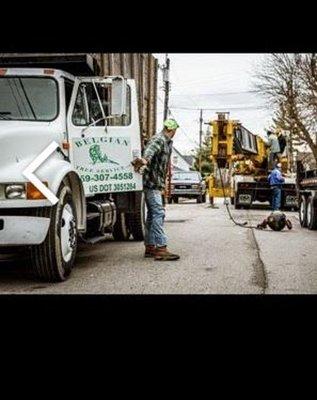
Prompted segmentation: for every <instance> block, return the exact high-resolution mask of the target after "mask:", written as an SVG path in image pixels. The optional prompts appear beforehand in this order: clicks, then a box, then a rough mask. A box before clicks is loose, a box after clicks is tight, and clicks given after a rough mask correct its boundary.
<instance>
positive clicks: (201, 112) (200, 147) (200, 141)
mask: <svg viewBox="0 0 317 400" xmlns="http://www.w3.org/2000/svg"><path fill="white" fill-rule="evenodd" d="M202 137H203V109H202V108H201V109H200V118H199V172H200V173H201V156H202V154H201V149H202Z"/></svg>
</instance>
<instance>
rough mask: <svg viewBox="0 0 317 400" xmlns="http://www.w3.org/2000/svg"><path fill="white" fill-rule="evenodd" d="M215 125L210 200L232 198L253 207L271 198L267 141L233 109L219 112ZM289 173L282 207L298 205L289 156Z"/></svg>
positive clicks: (285, 169)
mask: <svg viewBox="0 0 317 400" xmlns="http://www.w3.org/2000/svg"><path fill="white" fill-rule="evenodd" d="M217 115H218V117H217V119H215V120H213V121H211V122H210V123H209V125H210V127H211V128H212V148H211V156H210V158H211V161H212V164H213V173H212V175H211V176H210V177H209V179H208V180H207V181H208V193H209V201H210V203H211V204H213V203H214V198H215V197H223V196H224V194H225V196H226V197H228V198H230V200H231V204H233V205H234V206H235V208H236V209H239V208H242V207H243V208H250V207H251V205H252V203H253V202H254V201H259V202H271V197H272V196H271V190H270V186H269V183H268V179H267V177H268V150H267V145H266V143H265V141H264V140H263V139H262V138H261V137H260V136H258V135H255V134H253V133H251V132H250V131H249V130H248V129H246V128H245V127H244V126H243V125H242V124H241V123H240V122H239V121H237V120H231V119H229V113H217ZM281 163H282V172H283V174H285V175H286V178H285V184H284V185H283V188H282V208H283V209H292V208H296V207H297V194H296V180H295V176H292V175H291V174H290V172H289V171H288V165H289V162H288V158H287V156H285V157H282V158H281Z"/></svg>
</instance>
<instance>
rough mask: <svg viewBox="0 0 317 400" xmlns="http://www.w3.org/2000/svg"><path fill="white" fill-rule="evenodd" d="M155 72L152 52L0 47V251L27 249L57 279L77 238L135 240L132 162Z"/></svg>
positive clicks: (36, 266)
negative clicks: (21, 51)
mask: <svg viewBox="0 0 317 400" xmlns="http://www.w3.org/2000/svg"><path fill="white" fill-rule="evenodd" d="M156 74H157V61H156V59H155V58H154V57H153V56H152V55H151V54H99V55H94V54H49V55H43V54H37V55H30V54H27V55H21V54H19V55H18V54H7V55H4V54H2V55H0V252H1V249H2V250H4V251H7V250H8V249H11V248H14V249H17V248H21V247H22V248H23V249H27V251H28V252H29V258H30V265H31V268H32V271H33V273H34V275H35V276H36V277H38V278H40V279H43V280H46V281H51V282H56V281H64V280H66V279H67V277H68V276H69V275H70V273H71V270H72V267H73V265H74V260H75V256H76V251H77V246H78V241H79V239H80V240H83V241H85V242H89V243H96V242H98V241H100V240H103V239H104V238H105V237H106V235H107V234H109V233H110V234H112V235H113V238H114V239H115V240H128V239H129V238H130V236H131V235H132V237H133V239H134V240H143V238H144V214H145V204H144V199H143V192H142V189H143V188H142V176H141V175H140V174H138V173H136V172H135V171H134V169H133V167H132V165H131V161H133V158H135V157H140V156H141V151H142V147H143V143H144V141H145V139H147V137H149V136H151V135H153V134H154V132H155V125H156V120H155V118H156V114H155V112H156V79H157V75H156ZM52 146H53V147H52ZM48 149H53V151H52V150H51V154H49V156H48V157H46V156H45V159H43V157H44V153H45V152H46V153H45V154H47V151H48ZM39 158H41V161H40V162H39V161H38V160H39ZM32 166H33V169H32ZM30 169H31V170H30ZM27 170H28V171H29V172H28V173H29V174H30V173H32V176H33V178H34V177H35V180H33V181H30V179H27V178H26V176H31V175H27V174H26V171H27ZM36 180H37V182H38V183H39V184H38V185H37V184H36ZM34 182H35V183H34ZM41 185H42V188H43V187H44V189H45V190H44V189H41ZM46 190H49V194H51V195H52V196H53V197H55V198H56V202H55V203H54V201H52V200H50V198H51V195H50V196H49V195H48V194H47V193H48V192H47V191H46ZM45 193H46V195H45Z"/></svg>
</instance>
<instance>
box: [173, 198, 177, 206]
mask: <svg viewBox="0 0 317 400" xmlns="http://www.w3.org/2000/svg"><path fill="white" fill-rule="evenodd" d="M173 201H174V203H175V204H178V197H176V196H175V197H173Z"/></svg>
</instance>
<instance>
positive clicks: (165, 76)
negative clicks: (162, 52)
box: [162, 53, 171, 122]
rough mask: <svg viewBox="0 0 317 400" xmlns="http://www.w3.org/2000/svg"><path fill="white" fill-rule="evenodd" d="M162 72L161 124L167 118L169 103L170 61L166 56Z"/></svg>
mask: <svg viewBox="0 0 317 400" xmlns="http://www.w3.org/2000/svg"><path fill="white" fill-rule="evenodd" d="M162 70H163V83H164V92H165V98H164V112H163V122H164V121H165V120H166V119H167V118H168V114H169V112H168V101H169V92H170V90H171V87H170V76H169V75H170V59H169V58H168V54H167V53H166V56H165V65H163V67H162Z"/></svg>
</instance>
